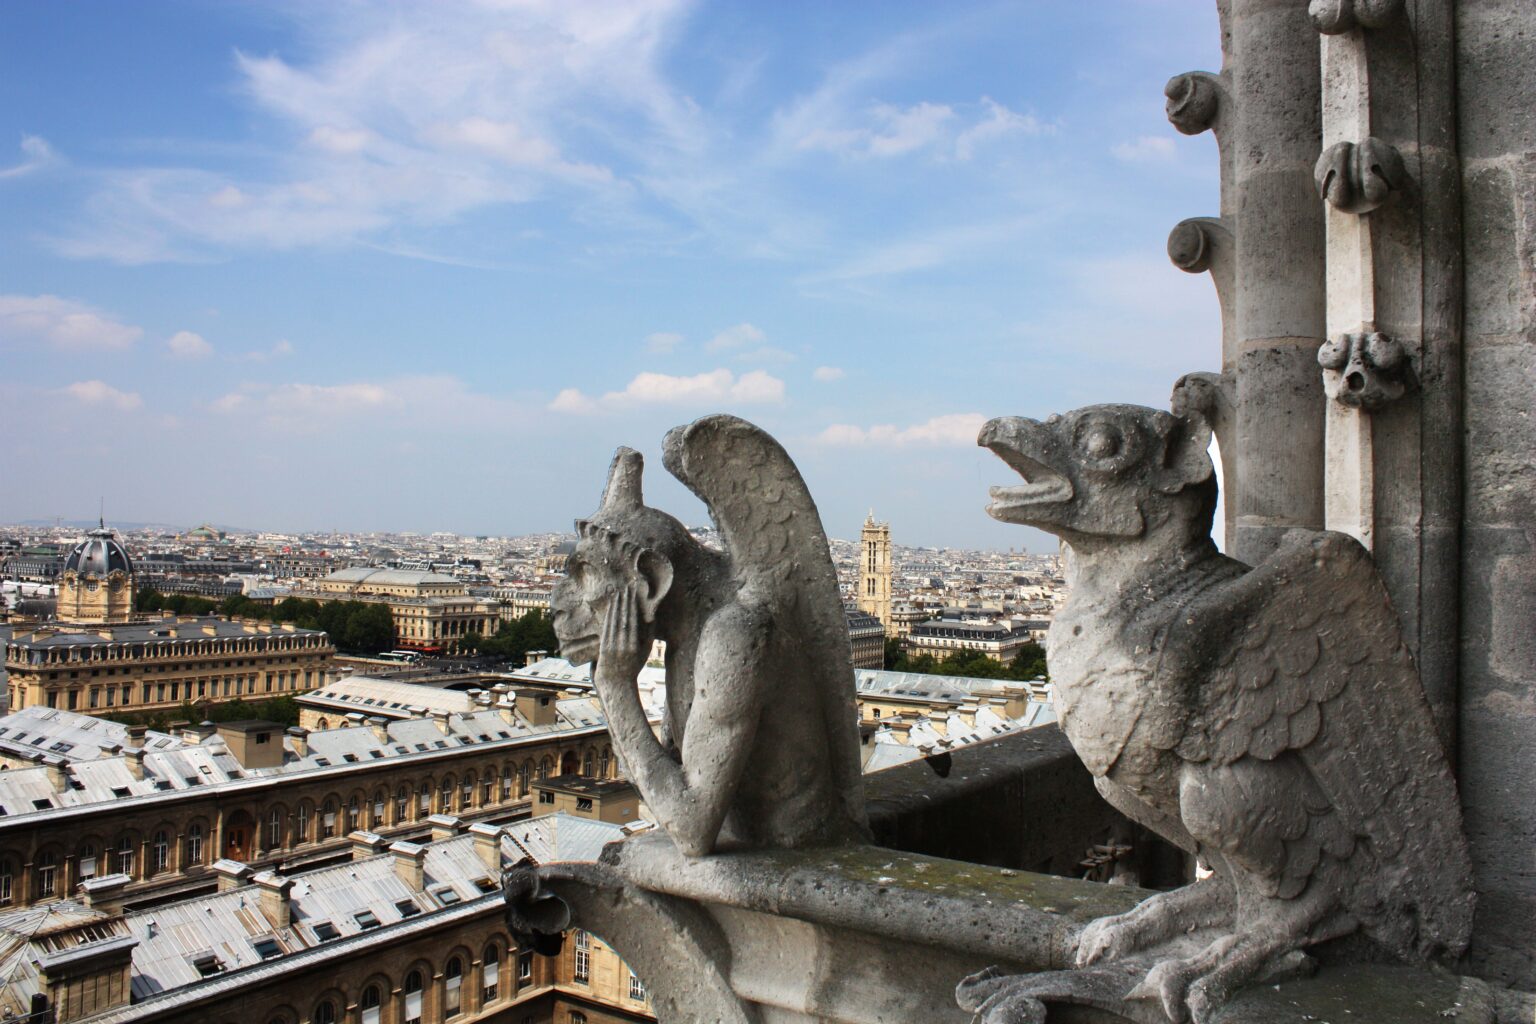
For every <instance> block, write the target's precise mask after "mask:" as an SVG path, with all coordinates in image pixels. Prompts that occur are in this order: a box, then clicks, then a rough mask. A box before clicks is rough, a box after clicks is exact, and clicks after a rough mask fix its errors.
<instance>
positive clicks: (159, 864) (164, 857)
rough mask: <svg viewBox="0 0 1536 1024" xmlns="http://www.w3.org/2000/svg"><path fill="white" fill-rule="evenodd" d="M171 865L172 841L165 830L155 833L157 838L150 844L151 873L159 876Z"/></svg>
mask: <svg viewBox="0 0 1536 1024" xmlns="http://www.w3.org/2000/svg"><path fill="white" fill-rule="evenodd" d="M170 863H171V840H170V837H169V836H167V835H166V834H165V829H163V828H162V829H160V830H159V831H158V832H156V833H155V837H154V838H153V839H152V840H150V843H149V873H150V874H152V875H158V874H159V873H160V872H162V871H164V870H165V869H166V868H167V867H168V866H169V865H170Z"/></svg>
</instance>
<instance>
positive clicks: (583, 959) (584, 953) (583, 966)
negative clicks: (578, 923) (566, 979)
mask: <svg viewBox="0 0 1536 1024" xmlns="http://www.w3.org/2000/svg"><path fill="white" fill-rule="evenodd" d="M574 952H575V958H574V959H575V962H574V966H573V968H572V971H571V980H573V981H575V982H576V984H578V985H590V984H591V983H592V936H591V934H590V933H588V932H585V931H582V930H581V929H580V928H578V929H576V949H575V951H574Z"/></svg>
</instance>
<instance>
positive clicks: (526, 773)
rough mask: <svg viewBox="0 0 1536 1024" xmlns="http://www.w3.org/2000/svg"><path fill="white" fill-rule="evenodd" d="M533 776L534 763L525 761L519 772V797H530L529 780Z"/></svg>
mask: <svg viewBox="0 0 1536 1024" xmlns="http://www.w3.org/2000/svg"><path fill="white" fill-rule="evenodd" d="M532 775H533V762H532V761H524V762H523V765H522V767H521V768H519V769H518V770H517V795H518V796H520V797H522V796H527V795H528V780H529V778H530V777H531V776H532Z"/></svg>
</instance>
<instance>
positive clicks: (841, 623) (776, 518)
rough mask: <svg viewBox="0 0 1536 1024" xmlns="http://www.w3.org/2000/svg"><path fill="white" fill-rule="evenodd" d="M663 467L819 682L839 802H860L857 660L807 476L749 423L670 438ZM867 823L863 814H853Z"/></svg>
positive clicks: (747, 597)
mask: <svg viewBox="0 0 1536 1024" xmlns="http://www.w3.org/2000/svg"><path fill="white" fill-rule="evenodd" d="M662 461H663V464H664V465H665V466H666V467H667V471H668V472H670V473H671V474H672V475H673V476H675V477H677V479H679V480H681V481H682V482H683V483H684V484H685V485H686V486H687V487H688V489H689V490H690V491H692V492H693V493H694V494H696V495H697V496H698V497H699V499H700V500H701V501H703V502H704V504H705V505H706V506H708V508H709V514H710V517H711V518H712V519H713V520H714V523H715V528H716V529H718V530H719V531H720V535H721V537H722V538H724V540H725V547H726V551H727V553H728V554H729V556H730V559H731V571H732V572H733V573H734V574H735V576H736V578H737V580H738V581H739V583H740V586H741V591H740V594H741V599H742V600H743V601H744V602H748V603H754V604H759V605H763V606H767V607H769V608H770V609H772V611H773V614H774V628H775V632H776V633H777V634H778V636H779V637H782V638H786V640H787V642H788V643H790V644H791V645H794V646H795V647H796V648H797V649H798V650H800V651H801V652H814V656H812V657H809V658H806V659H804V660H805V661H806V664H804V666H803V671H804V672H805V673H807V674H815V675H816V676H817V678H816V679H815V680H814V681H813V689H814V692H816V693H817V694H818V695H819V696H820V698H821V700H822V710H823V714H824V716H825V725H826V734H827V736H828V737H830V738H831V739H830V740H829V742H831V743H832V744H833V746H834V747H835V748H836V749H834V750H833V751H832V755H833V756H832V758H831V760H832V763H833V765H834V766H835V770H836V771H838V772H840V773H847V774H849V775H850V777H849V778H841V777H840V778H838V779H837V780H836V781H837V784H838V789H839V791H840V792H844V793H858V792H861V791H862V783H861V780H860V779H859V777H858V769H859V756H858V730H857V727H856V725H855V724H854V723H855V722H856V721H857V712H856V710H855V705H854V688H853V656H852V652H851V650H850V648H849V645H848V620H847V617H846V615H845V614H844V612H843V602H842V596H841V594H840V593H839V591H838V588H837V571H836V570H835V569H834V568H833V566H832V556H831V552H830V551H829V549H828V545H827V535H826V533H825V532H824V531H823V530H822V526H821V516H820V515H819V514H818V513H817V511H816V503H815V501H813V500H812V498H811V492H810V490H809V489H808V488H807V487H806V486H805V481H804V480H803V479H801V477H800V471H799V470H798V469H796V468H795V464H794V462H793V461H792V460H791V459H790V457H789V454H788V453H787V452H785V451H784V449H783V447H782V446H780V444H779V443H778V442H777V441H775V440H774V439H773V438H772V437H770V436H769V435H768V434H767V433H765V432H764V431H762V430H761V429H759V428H758V427H756V426H754V425H752V424H751V423H748V422H747V421H746V420H743V419H739V418H738V417H735V416H728V415H725V414H716V415H713V416H705V417H704V418H702V419H698V420H695V421H694V422H692V423H690V424H688V425H687V426H682V427H676V428H674V429H672V430H670V431H668V432H667V437H666V440H665V441H664V442H663V446H662ZM850 813H851V814H852V815H853V816H854V820H862V818H863V815H864V810H863V807H862V806H860V807H856V808H850Z"/></svg>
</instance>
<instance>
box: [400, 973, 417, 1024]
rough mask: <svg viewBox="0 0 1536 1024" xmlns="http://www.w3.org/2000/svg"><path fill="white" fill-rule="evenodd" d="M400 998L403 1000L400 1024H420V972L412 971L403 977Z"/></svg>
mask: <svg viewBox="0 0 1536 1024" xmlns="http://www.w3.org/2000/svg"><path fill="white" fill-rule="evenodd" d="M401 996H402V997H403V998H404V1000H405V1007H404V1008H403V1010H402V1011H401V1014H400V1019H401V1021H402V1024H421V972H420V971H412V972H411V973H410V974H407V975H406V976H405V984H404V985H403V986H402V988H401Z"/></svg>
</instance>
